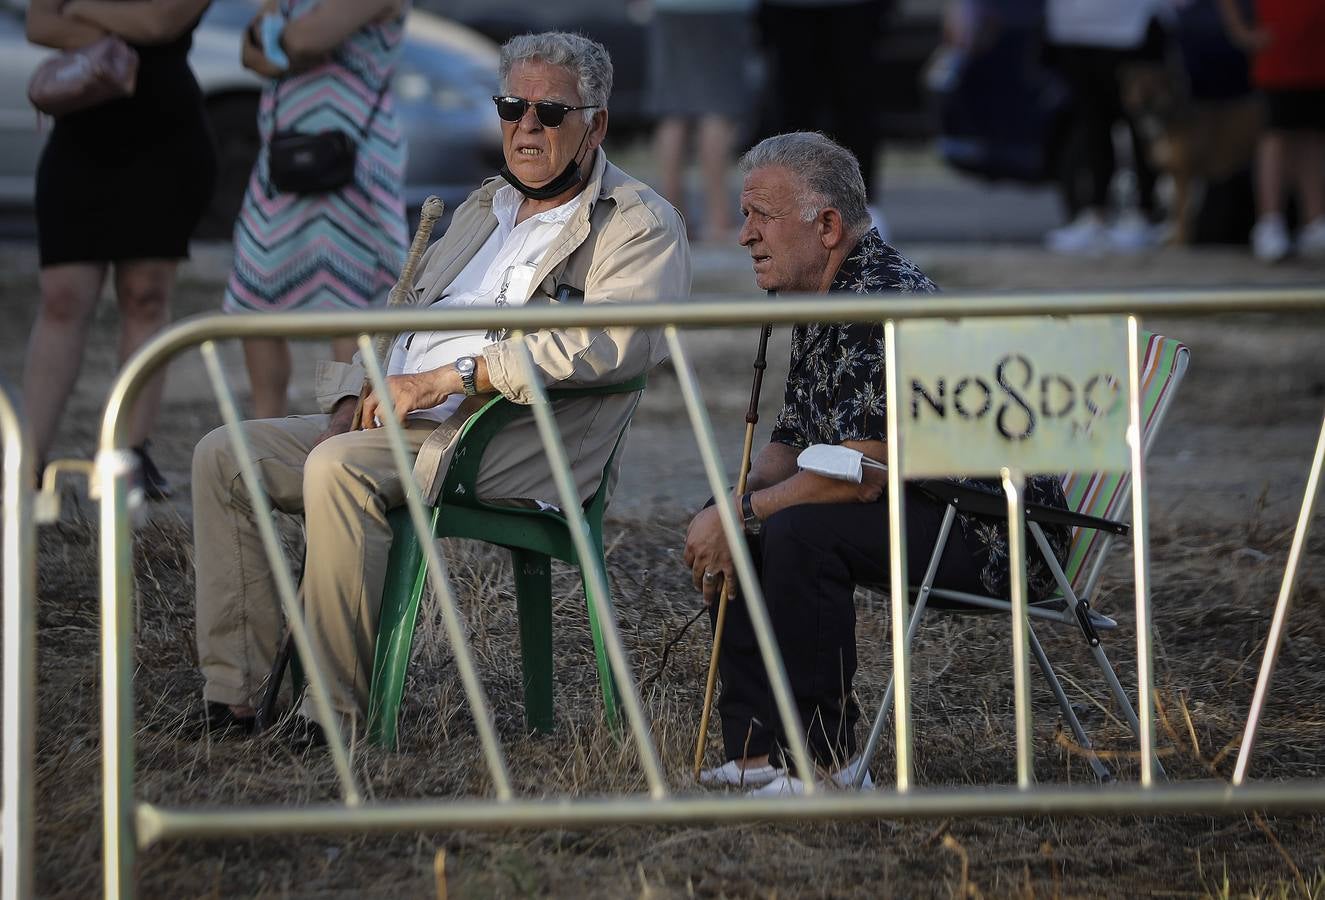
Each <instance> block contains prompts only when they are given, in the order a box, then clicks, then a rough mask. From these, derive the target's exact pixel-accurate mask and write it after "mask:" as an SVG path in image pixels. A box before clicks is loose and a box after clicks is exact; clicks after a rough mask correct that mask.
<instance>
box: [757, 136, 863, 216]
mask: <svg viewBox="0 0 1325 900" xmlns="http://www.w3.org/2000/svg"><path fill="white" fill-rule="evenodd" d="M739 165H740V168H741V173H742V174H743V175H749V174H750V173H751V172H753V171H754V170H755V169H762V168H764V167H765V166H781V167H782V168H784V169H786V170H787V171H789V172H791V173H792V175H794V176H795V178H796V180H797V181H799V182H800V183H801V186H802V188H803V190H802V192H801V194H800V196H799V197H797V198H796V201H797V203H798V204H799V205H800V208H801V220H802V221H804V222H811V221H813V220H814V217H815V216H817V215H818V214H819V212H820V211H821V210H823V209H824V208H826V207H829V206H831V207H833V208H835V209H836V210H837V211H838V212H840V213H841V214H842V221H843V223H844V224H845V225H846V227H847V230H848V231H849V232H851V233H852V234H853V235H855V234H863V233H864V232H865V231H867V230H868V229H869V227H870V213H869V210H868V209H867V208H866V205H865V179H864V178H862V177H861V174H860V163H859V162H857V161H856V157H855V155H854V154H852V152H851V151H850V150H848V149H846V148H845V147H843V146H842V145H841V144H839V143H837V142H836V141H834V140H833V139H832V138H829V137H827V136H825V135H822V134H820V133H819V132H817V131H794V132H792V133H791V134H779V135H775V136H773V137H771V138H765V139H764V140H762V141H760V142H759V143H758V144H755V145H754V147H752V148H750V150H748V151H747V152H746V154H745V155H744V156H742V157H741V161H740V163H739Z"/></svg>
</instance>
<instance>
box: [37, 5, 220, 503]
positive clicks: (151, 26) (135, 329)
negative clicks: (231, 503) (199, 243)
mask: <svg viewBox="0 0 1325 900" xmlns="http://www.w3.org/2000/svg"><path fill="white" fill-rule="evenodd" d="M209 3H210V0H174V2H166V0H140V2H135V3H120V2H114V0H71V2H67V3H64V2H61V0H32V4H31V6H30V7H29V8H28V18H27V36H28V40H29V41H31V42H32V43H34V44H39V45H41V46H44V47H54V48H55V49H57V50H70V49H75V48H78V47H85V46H87V45H89V44H91V43H93V42H94V41H97V40H99V39H101V38H103V37H105V36H106V35H108V34H113V35H118V36H119V37H121V38H123V39H124V40H125V41H126V42H127V43H129V44H130V45H131V46H132V47H133V48H134V49H135V50H136V51H137V52H138V61H139V62H138V81H137V86H136V88H135V91H134V94H133V96H132V97H128V98H126V99H123V100H114V101H111V102H109V103H103V104H101V105H99V106H94V107H92V108H89V109H84V110H81V111H79V112H75V113H69V114H68V115H64V116H61V117H60V118H58V119H56V121H55V127H54V129H53V130H52V131H51V136H50V139H49V140H48V141H47V142H46V146H45V148H44V149H43V150H42V154H41V161H40V163H39V164H38V166H37V196H36V200H37V244H38V252H39V255H40V258H41V271H40V273H39V275H38V281H39V284H40V285H41V306H40V308H39V309H38V311H37V319H36V321H35V322H34V323H33V326H32V334H31V337H30V338H29V339H28V354H27V359H26V360H25V362H24V365H23V409H24V414H25V416H26V419H27V422H28V426H29V428H30V429H31V434H32V441H33V448H34V450H35V451H36V455H37V460H38V466H39V467H40V466H43V465H44V462H45V459H46V456H47V454H48V453H49V452H50V449H51V443H52V442H53V441H54V439H55V431H56V428H57V427H58V425H59V422H60V415H61V413H62V412H63V411H64V407H65V403H66V402H67V401H68V400H69V394H70V393H71V392H72V391H73V387H74V382H75V381H76V380H77V379H78V370H79V368H80V367H81V365H82V362H83V354H84V349H85V347H86V345H87V328H88V324H89V322H90V321H91V319H92V313H93V312H94V311H95V309H96V306H97V300H98V299H100V296H101V287H102V285H103V284H104V283H105V281H106V276H107V274H109V273H111V272H112V270H113V276H114V284H115V297H116V301H117V303H118V305H119V312H120V340H119V358H120V362H121V363H123V361H124V360H126V359H127V358H128V357H129V356H131V355H132V354H133V353H134V352H135V351H136V350H137V349H138V348H139V347H141V346H142V345H143V344H144V343H145V342H146V341H147V339H148V338H150V337H151V336H152V335H154V334H156V333H157V332H158V331H160V330H161V329H162V328H163V327H165V325H166V324H167V323H168V322H169V321H170V293H171V290H172V289H173V288H174V285H175V270H176V268H177V267H178V265H179V261H180V260H181V259H187V258H188V255H189V236H190V235H191V234H192V233H193V229H194V226H196V225H197V224H198V220H199V219H200V218H201V217H202V214H203V211H204V210H205V209H206V207H207V204H208V203H210V202H211V198H212V188H213V185H214V184H215V181H216V149H215V147H214V143H213V141H212V136H211V132H210V130H209V128H208V125H207V117H206V112H205V111H204V110H203V105H202V92H201V91H200V90H199V88H198V82H197V80H195V79H194V77H193V71H192V70H191V69H190V68H189V63H188V55H189V48H190V47H191V46H192V42H193V41H192V35H193V29H194V28H196V27H197V25H198V20H199V19H201V18H202V14H203V12H204V10H206V9H207V6H208V5H209ZM164 387H165V381H164V377H163V375H158V376H156V377H155V378H153V379H152V380H151V381H150V382H148V383H147V384H146V385H145V386H144V388H143V390H142V392H141V393H140V394H139V398H138V403H137V404H136V405H135V406H134V409H133V415H132V421H131V423H130V427H129V437H130V440H131V441H132V443H133V446H134V450H135V452H137V454H138V457H139V462H140V463H141V467H142V476H143V488H144V491H145V493H146V495H147V497H148V498H149V499H153V500H155V499H160V498H162V497H165V496H168V495H169V493H170V486H169V484H168V483H167V482H166V480H165V478H164V477H162V475H161V473H160V472H159V471H158V470H157V468H156V466H155V465H154V464H153V463H152V460H151V458H150V457H149V456H148V455H147V446H146V445H147V437H148V435H149V434H150V433H151V431H152V426H153V424H155V422H156V414H157V410H158V409H159V408H160V406H161V391H162V389H163V388H164Z"/></svg>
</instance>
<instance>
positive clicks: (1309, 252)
mask: <svg viewBox="0 0 1325 900" xmlns="http://www.w3.org/2000/svg"><path fill="white" fill-rule="evenodd" d="M1297 253H1298V255H1299V256H1304V257H1306V258H1308V259H1325V216H1322V217H1320V218H1319V219H1312V220H1311V221H1310V222H1308V223H1307V226H1306V227H1305V228H1303V229H1302V230H1301V231H1300V232H1298V235H1297Z"/></svg>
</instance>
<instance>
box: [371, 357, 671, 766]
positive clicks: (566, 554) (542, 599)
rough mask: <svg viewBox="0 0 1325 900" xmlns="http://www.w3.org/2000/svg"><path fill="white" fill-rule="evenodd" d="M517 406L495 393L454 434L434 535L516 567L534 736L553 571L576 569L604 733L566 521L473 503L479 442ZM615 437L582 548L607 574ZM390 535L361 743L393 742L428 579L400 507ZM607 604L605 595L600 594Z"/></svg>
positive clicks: (612, 705) (604, 682) (564, 393)
mask: <svg viewBox="0 0 1325 900" xmlns="http://www.w3.org/2000/svg"><path fill="white" fill-rule="evenodd" d="M645 384H646V377H645V376H640V377H639V378H636V379H633V380H631V381H628V382H626V383H624V384H619V385H611V386H607V387H600V388H566V389H561V390H553V391H549V398H550V399H551V400H553V401H556V400H564V399H570V398H573V397H586V396H595V395H601V394H620V393H633V392H636V391H642V390H644V387H645ZM528 414H529V411H528V409H527V408H526V407H524V406H521V405H520V404H517V403H512V402H510V401H509V400H506V399H505V398H504V397H501V396H500V395H499V396H497V397H494V398H493V399H492V400H491V401H489V402H488V403H487V404H486V405H485V406H484V407H483V408H482V409H480V410H479V412H478V413H477V414H475V415H474V416H473V417H472V418H470V420H469V421H468V422H467V423H465V426H464V428H463V429H462V430H461V433H460V436H459V438H458V439H457V440H458V441H459V443H458V445H457V447H456V451H455V455H454V457H453V458H452V461H451V467H450V469H449V470H448V471H447V473H446V478H445V480H444V481H443V483H442V489H441V492H440V494H439V495H438V496H439V497H440V498H441V499H442V502H440V503H439V504H438V505H437V506H435V507H433V510H432V522H431V525H432V534H433V537H434V538H440V537H463V538H472V539H475V540H481V541H487V542H488V543H492V544H498V545H500V546H503V547H506V548H508V549H509V550H510V551H511V562H512V565H513V567H514V570H515V594H516V605H517V611H518V614H519V619H520V656H521V666H522V670H523V674H524V702H525V722H526V723H527V724H528V726H529V727H530V728H532V729H534V730H536V731H540V732H550V731H551V730H552V727H553V722H554V715H553V701H552V694H553V691H552V568H551V560H552V559H559V560H561V561H563V562H568V563H571V564H573V565H576V566H578V567H579V568H580V575H581V580H582V583H583V584H584V593H585V601H586V603H587V604H588V608H589V626H590V629H591V632H592V634H593V644H594V653H595V655H596V657H597V660H598V680H599V683H600V684H601V686H602V693H603V707H604V713H605V718H606V720H607V723H608V725H609V727H611V728H612V730H613V731H616V730H618V729H619V716H618V711H617V695H616V684H615V682H614V680H613V678H612V670H611V667H610V666H609V665H608V660H607V652H606V648H605V646H604V644H603V636H602V630H601V628H600V623H599V621H598V614H597V613H596V612H595V607H594V603H593V600H592V596H591V594H590V588H589V579H588V578H587V577H586V576H585V569H584V566H583V565H582V564H581V562H580V559H579V556H578V554H577V553H576V552H575V545H574V541H573V540H572V538H571V531H570V523H569V522H568V521H567V519H566V517H565V515H563V514H562V513H561V512H560V511H558V510H550V509H536V508H526V507H511V506H498V505H494V504H491V503H486V502H484V501H483V500H481V499H479V498H478V493H477V491H476V490H475V483H476V482H477V480H478V471H479V465H480V463H481V462H482V460H483V453H484V450H485V449H486V448H487V445H488V442H489V441H491V440H492V438H493V437H494V436H495V435H496V434H497V433H498V432H499V431H501V430H502V429H503V428H504V427H505V426H506V425H508V424H510V423H511V422H512V421H513V420H514V419H516V418H517V417H519V416H522V415H528ZM624 434H625V432H624V430H623V432H622V434H621V435H619V436H618V437H617V443H616V446H615V447H614V448H613V450H612V456H611V458H610V459H609V460H608V463H607V466H606V468H604V470H603V478H602V481H601V482H600V483H599V485H598V490H597V491H595V492H594V495H593V497H591V498H590V499H589V501H588V502H587V503H586V504H585V507H584V516H585V519H586V523H587V525H588V528H589V539H590V545H591V546H592V547H593V549H594V552H595V554H596V557H597V558H596V560H595V562H596V564H597V565H598V566H599V567H601V570H602V571H603V574H604V577H606V572H607V569H606V565H605V561H604V554H603V511H604V510H605V509H606V507H607V490H608V480H609V479H608V474H609V473H610V472H611V470H612V466H613V464H614V462H615V460H616V456H617V454H618V453H619V452H620V450H621V446H622V438H623V437H624ZM387 518H388V521H390V523H391V528H392V533H393V536H392V541H391V556H390V559H389V562H388V565H387V581H386V585H385V587H384V589H383V592H382V607H381V611H380V613H379V616H378V632H377V647H376V652H375V654H374V660H373V680H372V686H371V690H370V698H369V707H368V738H369V740H371V741H373V742H374V743H377V744H379V745H382V746H387V747H393V746H395V744H396V734H397V732H396V722H397V718H398V716H399V713H400V701H401V698H402V697H403V695H404V691H405V672H406V670H407V669H408V668H409V658H410V651H411V649H412V647H413V644H414V628H415V625H416V623H417V621H418V615H419V602H420V600H421V599H422V597H423V589H424V585H425V584H426V582H427V568H426V564H425V561H424V557H423V549H422V547H420V546H419V542H418V537H417V535H416V534H415V532H414V527H413V525H412V523H411V522H410V516H409V510H408V508H406V507H399V508H397V509H394V510H392V511H391V512H390V513H389V514H388V517H387ZM606 599H607V605H608V607H609V608H610V607H611V597H610V596H609V597H607V598H606Z"/></svg>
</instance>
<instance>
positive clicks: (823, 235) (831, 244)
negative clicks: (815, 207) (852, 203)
mask: <svg viewBox="0 0 1325 900" xmlns="http://www.w3.org/2000/svg"><path fill="white" fill-rule="evenodd" d="M817 224H818V228H819V240H821V241H823V245H824V249H825V250H835V249H837V247H838V245H839V244H841V243H842V242H843V241H845V240H846V237H847V228H846V223H845V222H843V221H842V214H841V213H840V212H838V211H837V209H836V208H835V207H832V206H826V207H824V208H823V209H821V210H820V211H819V219H818V223H817Z"/></svg>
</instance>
